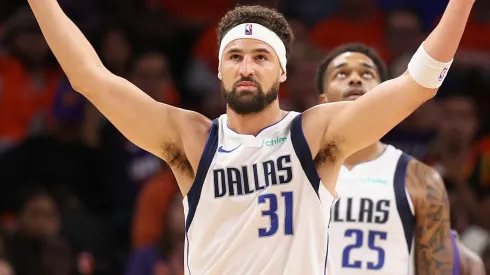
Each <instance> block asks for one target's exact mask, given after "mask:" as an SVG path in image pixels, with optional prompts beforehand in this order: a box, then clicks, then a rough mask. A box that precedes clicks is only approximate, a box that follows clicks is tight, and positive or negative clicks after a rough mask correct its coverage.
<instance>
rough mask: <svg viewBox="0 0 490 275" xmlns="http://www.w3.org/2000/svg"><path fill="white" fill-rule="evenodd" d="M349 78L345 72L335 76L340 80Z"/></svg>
mask: <svg viewBox="0 0 490 275" xmlns="http://www.w3.org/2000/svg"><path fill="white" fill-rule="evenodd" d="M346 77H347V74H346V73H345V72H338V73H337V74H336V75H335V78H338V79H344V78H346Z"/></svg>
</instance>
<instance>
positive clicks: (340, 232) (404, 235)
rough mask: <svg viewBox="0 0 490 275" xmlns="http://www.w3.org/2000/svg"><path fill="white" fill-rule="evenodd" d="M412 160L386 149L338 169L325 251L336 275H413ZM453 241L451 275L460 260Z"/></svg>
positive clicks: (457, 267)
mask: <svg viewBox="0 0 490 275" xmlns="http://www.w3.org/2000/svg"><path fill="white" fill-rule="evenodd" d="M410 159H411V157H410V156H408V155H406V154H404V153H403V152H402V151H400V150H398V149H395V148H394V147H393V146H391V145H387V147H386V149H385V151H384V152H383V153H382V154H381V156H379V157H378V158H376V159H374V160H372V161H368V162H365V163H361V164H358V165H356V166H354V167H353V168H352V169H351V170H349V169H348V168H346V167H342V169H341V171H340V174H339V179H338V181H337V186H336V189H337V192H338V194H339V201H338V202H337V203H336V205H335V206H334V207H333V208H332V220H331V225H330V229H329V234H330V236H331V242H330V251H331V257H332V261H333V265H334V269H335V271H336V273H337V274H342V275H360V274H367V275H369V274H377V275H382V274H385V275H397V274H399V275H412V274H415V270H414V253H413V249H414V245H413V238H414V237H413V236H414V229H415V228H414V227H415V215H414V213H415V212H414V208H413V205H412V201H411V198H410V195H409V194H408V191H407V189H406V188H405V179H406V172H407V167H408V163H409V162H410ZM454 236H455V235H454V234H452V235H451V238H452V239H453V247H454V248H455V249H454V252H455V254H454V255H453V256H454V260H455V261H454V268H453V273H452V274H453V275H458V274H459V257H458V253H457V248H456V247H455V242H454Z"/></svg>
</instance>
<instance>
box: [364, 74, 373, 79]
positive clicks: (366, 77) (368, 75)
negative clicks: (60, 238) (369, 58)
mask: <svg viewBox="0 0 490 275" xmlns="http://www.w3.org/2000/svg"><path fill="white" fill-rule="evenodd" d="M362 78H365V79H373V78H374V75H373V74H372V73H371V72H365V73H363V74H362Z"/></svg>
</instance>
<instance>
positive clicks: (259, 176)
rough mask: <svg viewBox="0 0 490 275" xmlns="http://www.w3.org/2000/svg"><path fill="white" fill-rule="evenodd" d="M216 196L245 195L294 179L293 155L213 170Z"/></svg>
mask: <svg viewBox="0 0 490 275" xmlns="http://www.w3.org/2000/svg"><path fill="white" fill-rule="evenodd" d="M213 179H214V180H213V181H214V197H215V198H221V197H224V196H230V197H232V196H243V195H248V194H252V193H254V192H258V191H261V190H264V189H265V188H267V187H269V186H274V185H280V184H288V183H290V182H291V181H292V179H293V171H292V162H291V155H284V156H280V157H278V158H277V159H275V160H267V161H263V162H259V163H254V164H251V165H245V166H242V167H240V168H237V167H226V168H219V169H214V170H213Z"/></svg>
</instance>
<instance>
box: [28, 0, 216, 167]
mask: <svg viewBox="0 0 490 275" xmlns="http://www.w3.org/2000/svg"><path fill="white" fill-rule="evenodd" d="M29 5H30V6H31V8H32V10H33V12H34V15H35V16H36V19H37V21H38V23H39V25H40V27H41V30H42V32H43V34H44V37H45V39H46V41H47V42H48V44H49V47H50V48H51V50H52V51H53V53H54V55H55V56H56V58H57V60H58V62H59V63H60V65H61V67H62V68H63V70H64V72H65V73H66V75H67V76H68V79H69V80H70V83H71V85H72V86H73V88H74V89H75V90H77V91H78V92H80V93H81V94H83V95H84V96H85V97H86V98H87V99H88V100H90V101H91V102H92V103H93V104H94V105H95V106H96V107H97V109H99V110H100V111H101V112H102V114H103V115H104V116H106V117H107V118H108V119H109V120H110V121H111V122H112V123H113V124H114V126H116V128H118V129H119V130H120V131H121V132H122V134H123V135H124V136H126V137H127V138H128V139H129V140H131V141H132V142H133V143H135V144H136V145H138V146H139V147H141V148H143V149H145V150H147V151H149V152H151V153H153V154H155V155H157V156H159V157H162V158H163V159H165V160H167V161H168V160H169V158H170V156H167V155H166V154H165V150H164V147H166V146H167V145H171V146H173V147H176V148H181V147H182V144H181V143H182V142H181V139H180V137H181V135H182V131H183V129H182V127H192V125H189V123H190V124H193V123H196V124H197V123H201V124H206V123H208V124H209V121H207V119H205V118H204V117H203V116H201V115H198V114H196V113H193V112H188V111H184V110H181V109H178V108H175V107H172V106H169V105H166V104H163V103H159V102H157V101H155V100H153V99H152V98H151V97H150V96H148V95H147V94H145V93H144V92H142V91H141V90H139V89H138V88H137V87H136V86H134V85H133V84H131V83H130V82H128V81H127V80H125V79H123V78H120V77H118V76H116V75H114V74H112V73H111V72H109V71H108V70H107V69H106V68H105V67H104V65H103V64H102V62H101V60H100V59H99V57H98V56H97V54H96V52H95V50H94V49H93V47H92V46H91V45H90V43H89V41H88V40H87V39H86V38H85V37H84V36H83V34H82V32H81V31H80V30H79V29H78V28H77V27H76V26H75V24H74V23H73V22H72V21H71V20H70V19H69V18H68V17H67V16H66V15H65V14H64V13H63V11H62V9H61V7H60V6H59V5H58V1H57V0H29ZM182 121H186V122H188V123H181V122H182ZM194 126H195V125H194ZM195 128H199V127H195Z"/></svg>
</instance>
